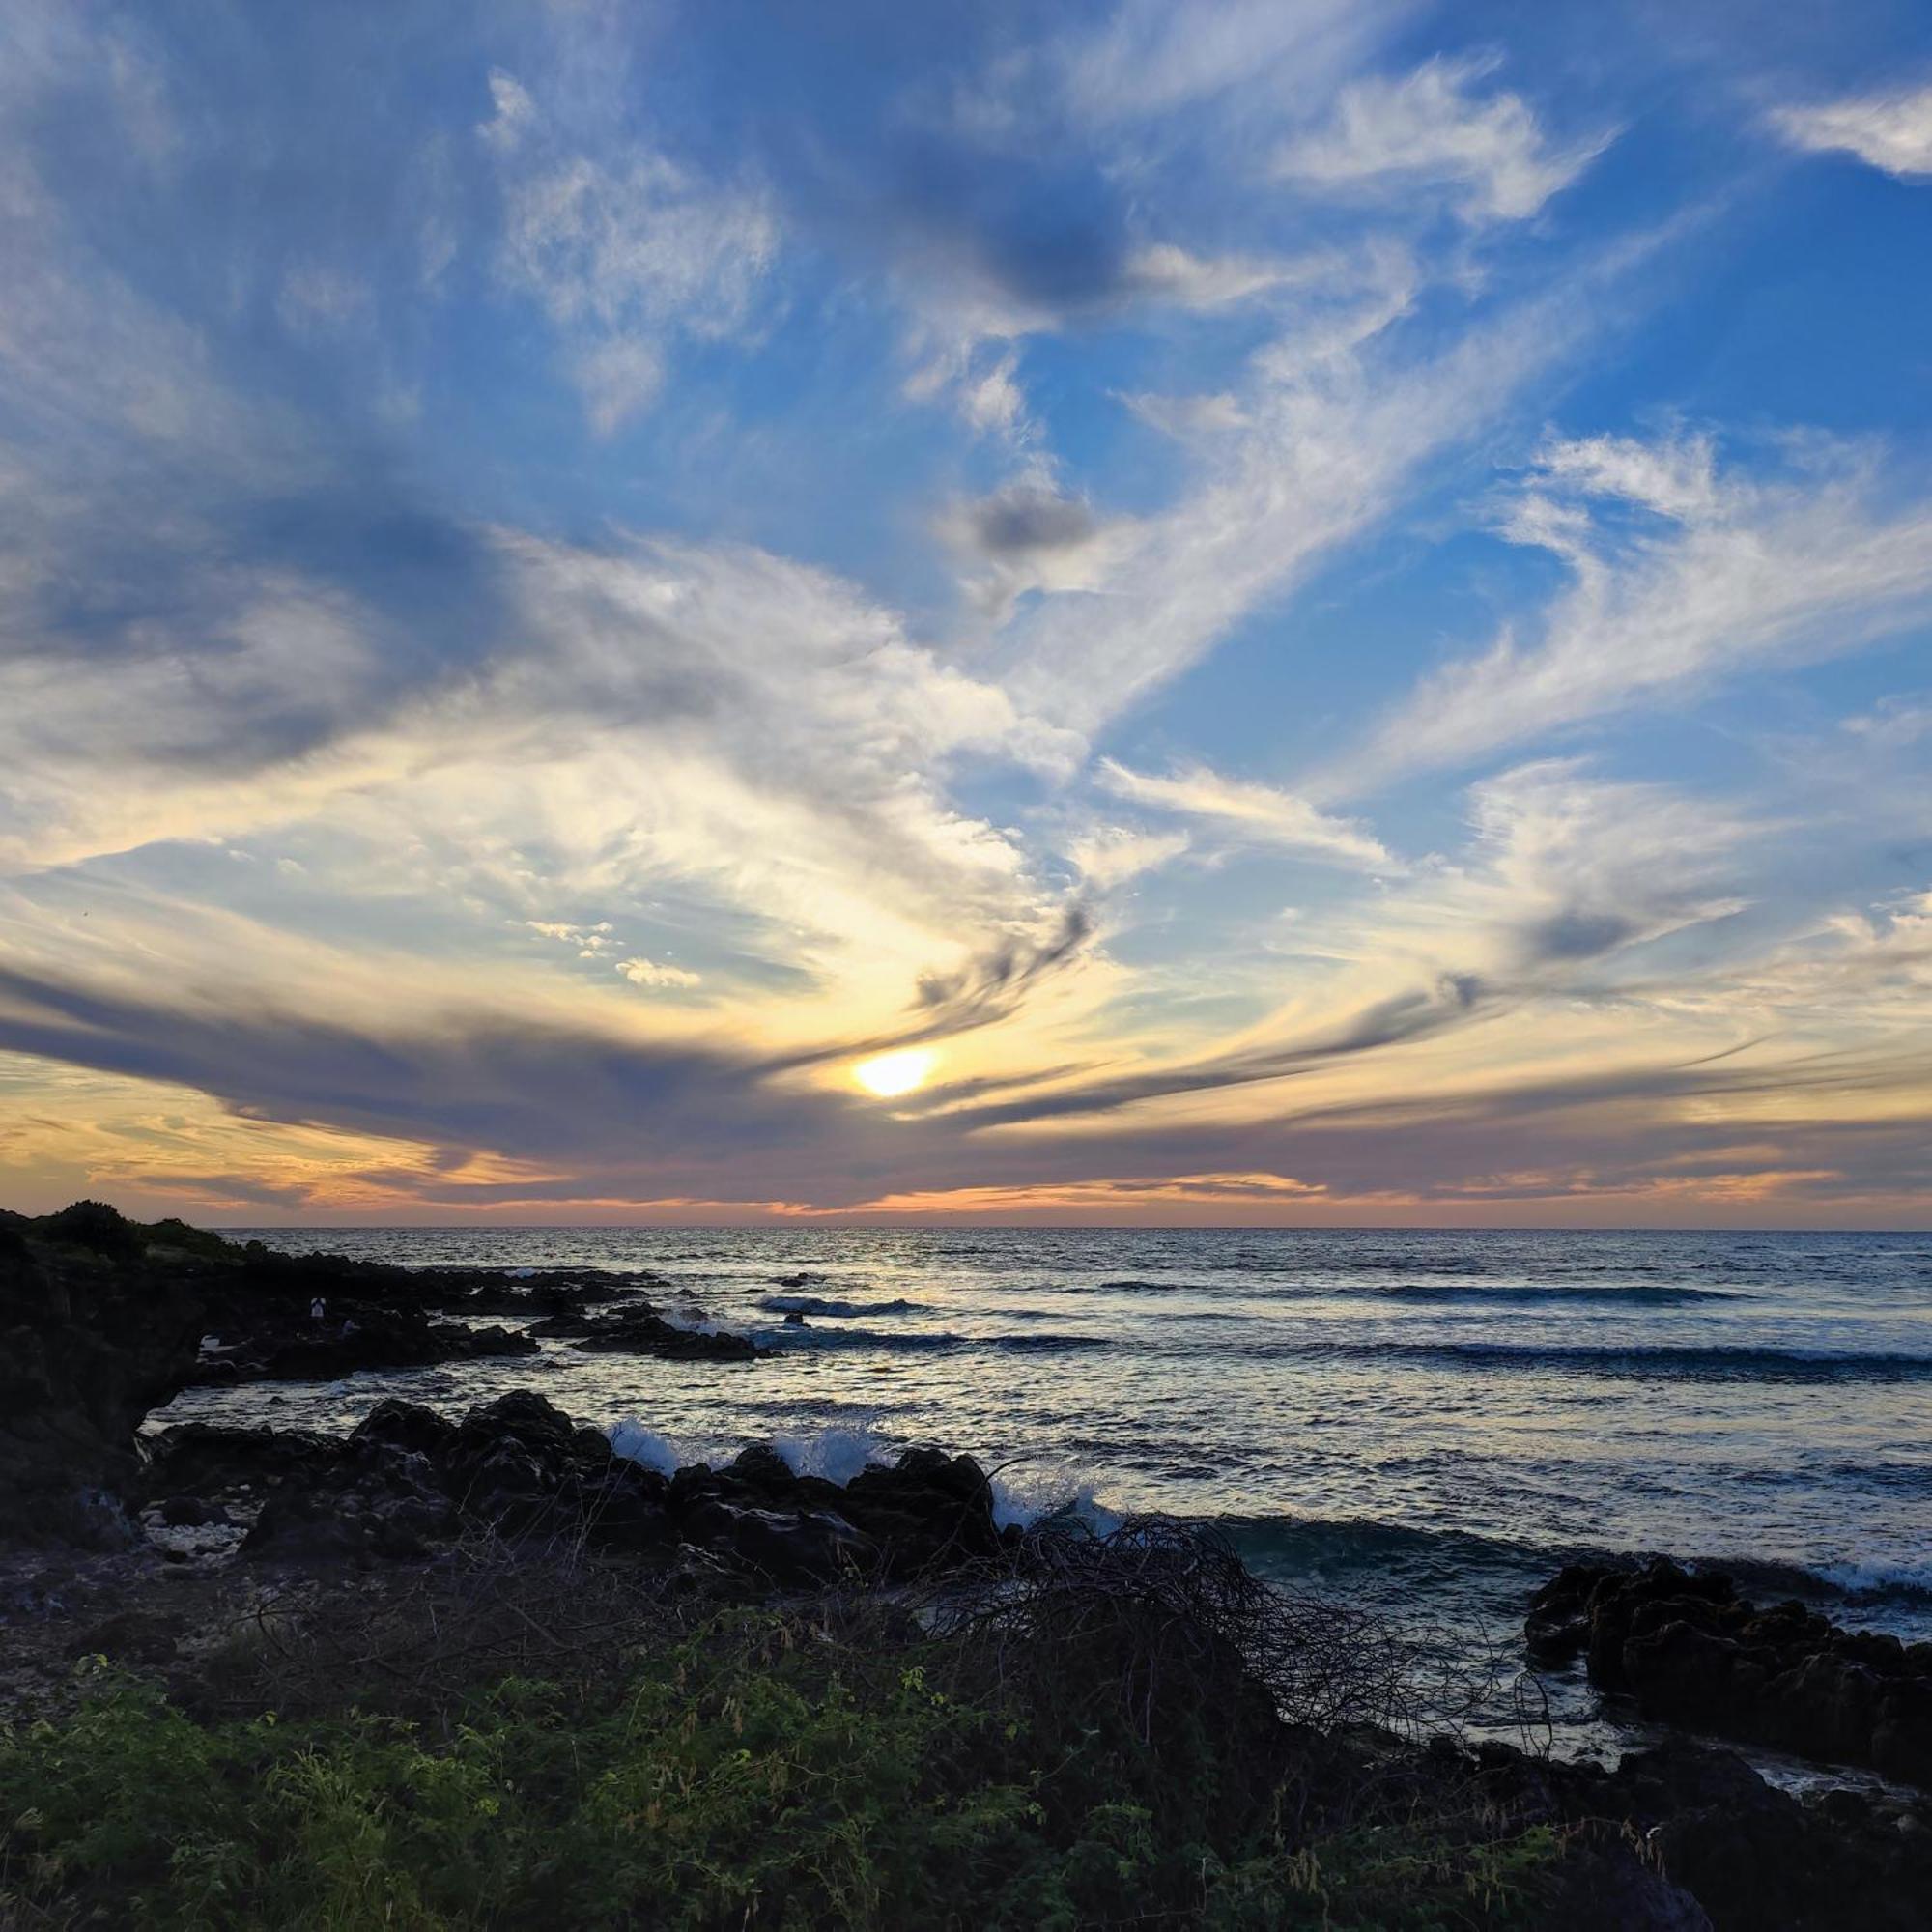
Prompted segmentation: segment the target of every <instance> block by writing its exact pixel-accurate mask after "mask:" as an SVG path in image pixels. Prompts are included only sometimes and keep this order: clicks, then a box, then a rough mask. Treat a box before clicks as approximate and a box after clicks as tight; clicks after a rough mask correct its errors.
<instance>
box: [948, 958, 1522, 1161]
mask: <svg viewBox="0 0 1932 1932" xmlns="http://www.w3.org/2000/svg"><path fill="white" fill-rule="evenodd" d="M1493 1004H1494V1002H1493V999H1492V995H1491V994H1490V993H1489V992H1488V991H1487V990H1486V989H1485V987H1484V985H1483V983H1482V981H1481V980H1478V979H1477V978H1476V977H1475V976H1474V975H1473V974H1468V973H1445V974H1443V975H1442V976H1441V977H1440V978H1438V979H1437V980H1435V983H1434V984H1433V985H1431V986H1427V987H1416V988H1412V989H1411V990H1409V991H1406V992H1402V993H1396V994H1392V995H1390V996H1389V997H1388V998H1387V999H1383V1000H1377V1001H1375V1002H1374V1003H1373V1004H1371V1005H1369V1006H1366V1007H1363V1008H1362V1009H1359V1010H1358V1011H1357V1012H1355V1013H1352V1014H1350V1016H1349V1017H1347V1018H1346V1019H1344V1020H1342V1021H1341V1022H1340V1023H1339V1024H1338V1025H1336V1026H1335V1027H1333V1028H1331V1029H1329V1030H1328V1031H1327V1032H1326V1033H1325V1034H1323V1035H1321V1036H1320V1037H1317V1038H1314V1039H1311V1040H1305V1041H1302V1042H1300V1043H1297V1044H1294V1045H1289V1046H1281V1047H1268V1048H1264V1049H1261V1050H1258V1051H1250V1052H1243V1053H1226V1054H1217V1055H1214V1056H1212V1057H1210V1058H1208V1059H1205V1060H1197V1061H1193V1062H1190V1063H1188V1064H1187V1065H1181V1066H1168V1067H1154V1068H1151V1069H1150V1070H1149V1071H1147V1072H1145V1073H1130V1074H1126V1075H1123V1076H1121V1077H1118V1078H1115V1079H1111V1080H1095V1081H1091V1082H1089V1083H1088V1084H1087V1085H1085V1086H1083V1087H1076V1088H1073V1089H1070V1090H1067V1091H1064V1092H1060V1093H1053V1094H1038V1095H1035V1096H1033V1097H1030V1098H1029V1097H1022V1098H1019V1099H1014V1100H1009V1101H1002V1102H999V1103H997V1104H994V1105H991V1106H986V1107H980V1108H976V1109H972V1110H970V1111H968V1112H967V1113H966V1114H965V1115H964V1116H963V1117H962V1118H963V1119H964V1120H965V1121H966V1122H969V1123H970V1124H972V1125H975V1126H1006V1125H1012V1124H1015V1123H1018V1122H1027V1121H1041V1120H1052V1119H1055V1118H1059V1117H1065V1116H1067V1115H1074V1114H1106V1113H1112V1112H1114V1111H1116V1110H1117V1109H1119V1108H1122V1107H1130V1106H1133V1105H1135V1104H1136V1103H1137V1102H1139V1101H1143V1100H1158V1099H1163V1098H1165V1097H1167V1096H1168V1095H1170V1094H1205V1093H1212V1092H1214V1091H1215V1090H1216V1089H1219V1088H1224V1087H1248V1086H1254V1085H1256V1084H1258V1083H1259V1082H1262V1081H1264V1080H1281V1079H1286V1078H1288V1077H1290V1076H1292V1075H1293V1074H1297V1073H1307V1072H1311V1071H1313V1070H1314V1069H1315V1068H1316V1067H1318V1066H1321V1065H1325V1064H1326V1063H1328V1062H1331V1061H1334V1060H1338V1059H1342V1058H1346V1057H1348V1056H1350V1055H1353V1054H1358V1053H1371V1052H1374V1051H1376V1050H1377V1049H1378V1048H1382V1047H1387V1046H1394V1045H1397V1044H1399V1043H1401V1042H1402V1041H1405V1040H1411V1039H1417V1038H1420V1037H1423V1036H1424V1035H1427V1034H1432V1033H1439V1032H1441V1031H1442V1030H1443V1029H1445V1028H1447V1027H1451V1026H1457V1025H1461V1024H1462V1023H1463V1022H1464V1021H1465V1020H1467V1019H1470V1018H1472V1017H1474V1016H1475V1015H1477V1014H1478V1013H1480V1012H1484V1011H1486V1010H1490V1009H1492V1007H1493Z"/></svg>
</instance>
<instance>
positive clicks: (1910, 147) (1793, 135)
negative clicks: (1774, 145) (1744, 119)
mask: <svg viewBox="0 0 1932 1932" xmlns="http://www.w3.org/2000/svg"><path fill="white" fill-rule="evenodd" d="M1772 126H1773V127H1774V128H1776V130H1777V132H1778V133H1779V134H1780V135H1782V136H1783V138H1784V139H1785V140H1786V141H1788V142H1790V144H1791V145H1792V146H1793V147H1795V148H1802V149H1804V150H1806V151H1807V152H1809V153H1812V154H1845V155H1856V156H1858V157H1859V159H1860V160H1861V161H1865V162H1867V163H1869V164H1870V165H1871V166H1872V167H1875V168H1878V169H1881V170H1882V171H1883V172H1884V173H1886V174H1889V175H1896V176H1898V177H1899V179H1900V180H1901V181H1925V180H1928V179H1932V83H1928V84H1927V85H1925V86H1922V87H1918V88H1908V89H1905V90H1902V91H1893V92H1880V93H1874V94H1861V95H1852V96H1849V97H1847V98H1846V99H1842V100H1828V101H1824V102H1822V103H1819V104H1817V105H1813V106H1804V107H1781V108H1779V109H1777V110H1776V113H1774V114H1773V116H1772Z"/></svg>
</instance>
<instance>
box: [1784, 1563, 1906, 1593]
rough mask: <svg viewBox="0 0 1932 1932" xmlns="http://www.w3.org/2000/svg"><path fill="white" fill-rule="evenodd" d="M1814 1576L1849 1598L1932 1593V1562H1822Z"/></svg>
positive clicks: (1813, 1573)
mask: <svg viewBox="0 0 1932 1932" xmlns="http://www.w3.org/2000/svg"><path fill="white" fill-rule="evenodd" d="M1812 1575H1813V1576H1815V1577H1818V1578H1819V1580H1820V1581H1821V1582H1826V1583H1829V1584H1830V1585H1831V1586H1832V1588H1833V1589H1834V1590H1842V1591H1843V1592H1844V1593H1845V1595H1846V1596H1848V1597H1860V1596H1881V1595H1883V1594H1884V1593H1885V1592H1886V1591H1888V1590H1923V1591H1927V1592H1932V1563H1858V1562H1845V1563H1821V1564H1819V1565H1818V1567H1817V1568H1816V1570H1814V1571H1813V1572H1812Z"/></svg>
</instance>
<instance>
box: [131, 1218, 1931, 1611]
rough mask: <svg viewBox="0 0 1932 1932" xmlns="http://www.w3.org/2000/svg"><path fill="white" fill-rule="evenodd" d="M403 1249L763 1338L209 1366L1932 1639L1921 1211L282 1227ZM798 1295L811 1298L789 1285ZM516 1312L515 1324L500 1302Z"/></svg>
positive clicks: (1279, 1560) (1294, 1559)
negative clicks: (324, 1374) (1406, 1225)
mask: <svg viewBox="0 0 1932 1932" xmlns="http://www.w3.org/2000/svg"><path fill="white" fill-rule="evenodd" d="M233 1232H235V1233H236V1234H238V1236H246V1235H248V1234H251V1233H252V1234H257V1235H259V1236H260V1238H262V1239H263V1240H265V1241H267V1242H269V1243H270V1244H271V1245H273V1246H276V1247H281V1248H287V1249H291V1250H296V1251H302V1250H306V1249H309V1248H314V1247H319V1248H324V1249H327V1250H328V1251H331V1252H335V1253H341V1254H347V1255H352V1256H356V1257H359V1258H365V1259H368V1260H374V1261H384V1262H394V1263H401V1264H409V1265H422V1264H461V1265H464V1266H478V1265H487V1266H493V1267H501V1268H503V1269H505V1270H514V1269H517V1268H549V1267H561V1266H586V1265H594V1266H598V1267H604V1268H613V1269H650V1270H653V1271H654V1272H655V1273H657V1274H658V1275H660V1276H662V1277H663V1278H664V1281H665V1282H666V1284H667V1285H666V1286H663V1287H658V1288H653V1289H650V1290H649V1291H647V1293H649V1296H650V1298H651V1300H652V1301H653V1302H654V1303H655V1304H657V1305H658V1306H659V1307H660V1308H662V1309H663V1310H664V1311H666V1312H667V1313H668V1314H670V1315H672V1316H673V1317H674V1318H675V1319H679V1320H683V1321H691V1322H694V1323H709V1324H712V1325H715V1326H718V1327H722V1328H727V1329H732V1330H737V1331H741V1332H744V1333H748V1334H750V1335H752V1336H753V1337H754V1338H755V1339H756V1340H757V1341H758V1342H760V1343H762V1344H764V1345H766V1346H768V1347H769V1348H771V1349H772V1350H775V1351H776V1352H775V1353H774V1355H773V1356H772V1358H771V1359H769V1360H766V1361H762V1362H758V1363H754V1364H750V1365H721V1364H715V1363H696V1364H686V1363H672V1362H664V1361H657V1360H652V1359H648V1358H640V1357H633V1356H626V1355H618V1354H586V1353H580V1352H578V1351H577V1350H574V1349H573V1348H572V1347H571V1346H570V1344H569V1343H568V1342H548V1343H545V1344H544V1345H543V1348H544V1351H543V1353H542V1355H541V1356H539V1357H534V1358H529V1357H526V1358H523V1359H508V1360H497V1361H485V1362H476V1363H463V1364H454V1365H450V1366H446V1367H440V1368H432V1369H423V1370H414V1371H410V1372H407V1373H402V1374H394V1375H384V1374H372V1375H358V1376H355V1377H351V1378H348V1379H347V1380H345V1381H342V1382H337V1383H334V1384H330V1385H327V1386H316V1385H304V1384H280V1385H270V1384H260V1385H255V1386H251V1387H245V1388H240V1389H232V1390H198V1391H192V1392H190V1393H189V1394H187V1395H185V1396H184V1397H182V1398H180V1399H179V1400H178V1401H177V1402H176V1403H175V1404H174V1405H173V1406H171V1407H170V1408H169V1409H168V1410H167V1411H165V1412H164V1414H163V1415H162V1416H161V1417H160V1418H159V1419H160V1420H163V1421H167V1420H175V1419H180V1418H182V1417H184V1416H186V1415H197V1416H203V1417H207V1418H209V1419H228V1420H250V1421H273V1422H275V1423H277V1424H278V1425H280V1426H284V1427H296V1426H305V1427H317V1428H327V1429H340V1428H346V1427H348V1426H350V1425H351V1424H353V1423H354V1422H355V1420H356V1419H357V1418H358V1417H359V1416H360V1415H361V1414H362V1413H363V1412H364V1411H366V1410H367V1409H368V1408H369V1407H370V1406H372V1405H373V1404H374V1403H375V1402H376V1401H377V1400H379V1399H380V1398H381V1397H382V1396H384V1395H385V1394H399V1395H404V1396H408V1397H411V1398H412V1399H414V1400H417V1401H421V1402H426V1403H429V1404H432V1405H434V1406H439V1407H442V1408H446V1409H451V1410H460V1409H462V1408H464V1407H467V1406H470V1405H472V1404H475V1403H480V1402H485V1401H488V1400H490V1399H491V1398H492V1397H494V1396H496V1395H498V1394H501V1393H502V1392H503V1391H505V1390H507V1389H511V1388H518V1387H535V1388H537V1389H539V1390H541V1391H542V1392H543V1393H544V1394H545V1395H547V1396H549V1397H550V1398H551V1399H552V1400H553V1401H554V1402H555V1403H556V1404H557V1405H558V1406H560V1407H562V1408H564V1409H565V1410H567V1411H569V1412H570V1413H571V1414H572V1415H574V1416H577V1417H579V1418H581V1419H583V1420H586V1421H591V1422H595V1423H599V1424H601V1425H603V1426H605V1427H607V1428H612V1429H617V1430H620V1431H622V1432H624V1434H623V1441H624V1444H625V1446H626V1447H627V1448H628V1449H629V1451H630V1452H631V1453H635V1454H639V1455H641V1456H643V1457H644V1458H645V1459H646V1460H655V1461H658V1462H660V1463H674V1462H695V1461H699V1460H711V1461H717V1460H720V1459H724V1458H728V1457H729V1456H731V1455H733V1454H735V1453H736V1451H737V1450H738V1449H739V1448H740V1447H742V1446H743V1445H744V1444H746V1443H748V1442H774V1443H776V1444H778V1445H779V1446H780V1448H781V1451H782V1452H783V1453H785V1454H786V1455H787V1456H788V1458H790V1459H791V1460H792V1461H793V1462H794V1463H798V1464H800V1465H803V1466H810V1467H814V1468H818V1469H821V1470H823V1471H825V1472H826V1473H830V1474H833V1475H834V1476H835V1477H836V1476H838V1475H840V1474H850V1473H851V1472H852V1471H853V1470H854V1469H856V1468H857V1467H859V1466H862V1465H863V1463H864V1462H865V1461H866V1459H867V1457H868V1456H872V1455H879V1456H883V1455H888V1454H890V1453H892V1452H894V1451H895V1450H897V1449H898V1448H901V1447H903V1446H906V1445H909V1444H913V1443H932V1444H937V1445H939V1446H941V1447H944V1448H947V1449H952V1450H965V1451H970V1452H971V1453H972V1454H974V1455H975V1456H977V1457H978V1458H979V1459H980V1461H981V1462H982V1463H985V1464H986V1465H987V1466H988V1467H990V1468H994V1469H996V1470H997V1471H998V1483H999V1487H1000V1492H1001V1498H1002V1508H1003V1512H1004V1513H1006V1514H1008V1515H1009V1517H1010V1516H1018V1515H1024V1514H1026V1513H1028V1512H1029V1511H1031V1510H1034V1509H1037V1508H1039V1507H1042V1506H1045V1505H1047V1504H1050V1503H1052V1502H1055V1501H1058V1500H1061V1499H1063V1498H1074V1499H1076V1500H1077V1501H1078V1502H1079V1503H1080V1506H1082V1507H1084V1508H1086V1509H1087V1510H1088V1511H1089V1512H1090V1513H1092V1514H1094V1515H1096V1516H1098V1517H1099V1518H1100V1519H1101V1520H1105V1519H1106V1517H1107V1515H1108V1514H1109V1513H1111V1514H1116V1515H1124V1514H1126V1513H1129V1512H1135V1511H1148V1510H1157V1511H1164V1512H1167V1513H1170V1514H1173V1515H1178V1516H1182V1517H1187V1518H1192V1519H1204V1520H1213V1521H1215V1522H1217V1523H1219V1524H1220V1525H1221V1526H1223V1527H1224V1528H1225V1529H1227V1531H1228V1532H1229V1533H1230V1534H1231V1535H1233V1536H1234V1537H1235V1539H1236V1542H1237V1543H1238V1544H1239V1546H1240V1547H1241V1548H1242V1550H1243V1553H1244V1554H1245V1555H1246V1556H1247V1557H1248V1559H1249V1561H1250V1562H1251V1563H1252V1564H1254V1565H1255V1567H1256V1568H1258V1569H1259V1570H1260V1571H1262V1572H1263V1574H1264V1575H1266V1576H1269V1577H1273V1578H1276V1579H1278V1580H1281V1581H1284V1582H1291V1583H1294V1584H1297V1585H1304V1586H1312V1587H1317V1588H1321V1589H1324V1590H1327V1591H1329V1592H1331V1593H1333V1594H1336V1595H1340V1596H1344V1597H1348V1598H1350V1599H1352V1600H1356V1601H1361V1602H1365V1603H1368V1604H1371V1605H1376V1606H1378V1607H1381V1608H1384V1609H1387V1610H1390V1611H1391V1612H1393V1613H1395V1614H1397V1615H1401V1616H1405V1617H1411V1618H1413V1617H1420V1616H1423V1615H1427V1616H1428V1617H1430V1618H1432V1619H1434V1620H1436V1621H1438V1622H1440V1623H1442V1624H1443V1625H1445V1626H1449V1627H1453V1628H1455V1629H1458V1630H1460V1631H1462V1632H1463V1633H1464V1634H1471V1635H1472V1637H1474V1638H1479V1639H1481V1640H1487V1641H1494V1642H1506V1641H1507V1638H1508V1635H1509V1634H1510V1633H1512V1632H1514V1631H1516V1630H1519V1629H1520V1619H1521V1615H1522V1606H1523V1601H1524V1599H1525V1597H1526V1595H1527V1593H1528V1592H1529V1590H1530V1589H1532V1588H1533V1587H1534V1585H1535V1584H1536V1583H1537V1582H1538V1581H1541V1580H1542V1579H1543V1578H1544V1577H1548V1575H1549V1574H1550V1573H1551V1572H1552V1571H1553V1570H1554V1569H1555V1568H1556V1567H1557V1565H1558V1564H1560V1563H1561V1562H1563V1561H1564V1560H1566V1559H1568V1558H1571V1557H1574V1556H1577V1555H1586V1554H1590V1553H1593V1552H1662V1553H1667V1554H1670V1555H1673V1556H1676V1557H1679V1558H1682V1559H1686V1560H1692V1561H1705V1562H1715V1563H1719V1564H1722V1565H1723V1566H1725V1567H1727V1568H1729V1569H1731V1570H1733V1571H1735V1572H1736V1573H1737V1574H1738V1575H1739V1577H1740V1579H1741V1581H1742V1582H1743V1583H1744V1585H1745V1586H1746V1587H1747V1589H1748V1590H1749V1591H1750V1592H1751V1593H1752V1594H1754V1595H1757V1596H1760V1597H1766V1598H1769V1597H1782V1596H1789V1595H1798V1596H1801V1597H1803V1598H1805V1599H1806V1600H1808V1601H1810V1602H1812V1603H1814V1604H1817V1605H1820V1606H1822V1607H1824V1608H1826V1609H1828V1610H1829V1611H1830V1613H1831V1614H1833V1616H1834V1617H1836V1618H1837V1619H1838V1620H1839V1621H1841V1622H1846V1623H1850V1624H1855V1625H1863V1626H1867V1627H1871V1628H1877V1629H1886V1630H1893V1631H1897V1632H1899V1633H1900V1634H1904V1635H1906V1636H1908V1637H1911V1636H1922V1635H1932V1236H1927V1235H1870V1234H1785V1233H1779V1234H1770V1233H1716V1234H1711V1233H1707V1234H1683V1233H1654V1232H1644V1233H1576V1232H1563V1233H1550V1232H1538V1233H1522V1232H1514V1231H1511V1232H1501V1231H1485V1232H1477V1233H1468V1232H1439V1231H1438V1232H1427V1231H1403V1232H1389V1231H1383V1230H1377V1231H1366V1230H1365V1231H1341V1232H1336V1231H1325V1230H1324V1231H1309V1230H1287V1229H1284V1230H1253V1229H1236V1230H1135V1231H1122V1230H1088V1229H1080V1230H1037V1229H973V1230H933V1229H922V1230H903V1229H899V1230H887V1231H877V1230H832V1229H778V1230H772V1229H759V1230H743V1229H691V1228H653V1229H613V1228H527V1229H519V1228H496V1229H489V1230H478V1229H421V1228H412V1229H391V1228H384V1229H374V1228H371V1229H344V1228H330V1229H326V1230H325V1229H318V1230H306V1231H305V1230H298V1229H274V1230H269V1229H263V1230H237V1231H233ZM792 1314H798V1315H803V1316H804V1318H805V1320H804V1321H803V1323H802V1324H800V1323H793V1322H787V1321H786V1319H785V1318H786V1317H787V1315H792ZM489 1319H492V1320H494V1319H496V1318H489Z"/></svg>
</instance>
